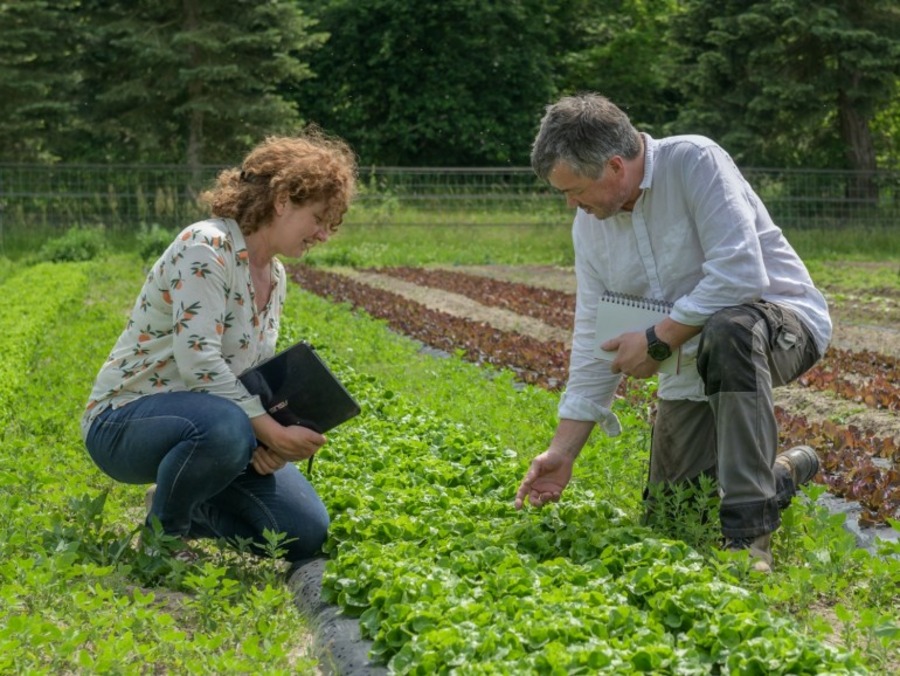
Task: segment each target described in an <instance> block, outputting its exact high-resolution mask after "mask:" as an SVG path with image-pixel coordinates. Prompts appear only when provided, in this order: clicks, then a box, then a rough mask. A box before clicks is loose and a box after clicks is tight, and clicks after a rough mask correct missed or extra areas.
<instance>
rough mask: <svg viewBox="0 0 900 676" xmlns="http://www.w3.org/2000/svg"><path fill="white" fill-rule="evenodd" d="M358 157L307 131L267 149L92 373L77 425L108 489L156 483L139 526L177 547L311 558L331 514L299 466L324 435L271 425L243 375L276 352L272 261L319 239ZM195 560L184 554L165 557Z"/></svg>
mask: <svg viewBox="0 0 900 676" xmlns="http://www.w3.org/2000/svg"><path fill="white" fill-rule="evenodd" d="M355 184H356V160H355V157H354V156H353V153H352V152H351V150H350V148H349V147H348V146H347V145H346V144H345V143H344V142H343V141H340V140H339V139H332V138H329V137H327V136H325V135H323V134H321V133H318V132H311V133H308V134H306V135H303V136H300V137H292V138H279V137H275V138H269V139H266V140H265V141H264V142H262V143H260V144H259V145H258V146H257V147H256V148H254V149H253V150H252V151H251V152H250V153H249V154H248V155H247V156H246V157H245V158H244V161H243V163H242V166H241V167H240V168H234V169H227V170H225V171H223V172H222V173H220V175H219V177H218V179H217V182H216V184H215V186H214V187H213V188H212V189H211V190H210V191H209V192H207V193H205V194H204V195H203V199H204V200H205V201H206V202H207V203H208V204H209V206H210V211H211V217H210V218H209V219H208V220H204V221H200V222H198V223H194V224H192V225H189V226H187V227H186V228H185V229H184V230H183V231H182V232H181V233H180V234H179V235H178V236H177V237H176V238H175V240H174V241H173V242H172V244H171V245H170V246H169V247H168V249H166V251H165V252H164V253H163V254H162V256H161V257H160V258H159V259H158V260H157V261H156V263H155V264H154V265H153V267H152V268H151V269H150V272H149V274H148V275H147V278H146V281H145V283H144V286H143V288H142V289H141V291H140V294H139V295H138V298H137V301H136V302H135V304H134V307H133V309H132V310H131V314H130V317H129V319H128V323H127V326H126V327H125V330H124V331H123V332H122V334H121V335H120V336H119V339H118V342H117V343H116V344H115V346H114V347H113V350H112V352H111V354H110V355H109V358H108V359H107V361H106V363H105V364H104V365H103V367H102V368H101V369H100V373H99V374H98V376H97V379H96V381H95V383H94V387H93V391H92V392H91V395H90V399H89V401H88V405H87V410H86V411H85V414H84V417H83V420H82V430H83V434H84V438H85V443H86V446H87V449H88V452H89V453H90V456H91V458H92V459H93V460H94V462H95V463H96V464H97V466H98V467H99V468H100V469H101V470H103V471H104V472H105V473H106V474H108V475H109V476H110V477H112V478H113V479H115V480H117V481H121V482H124V483H132V484H155V489H153V490H151V491H149V492H148V503H149V512H148V515H147V523H148V525H149V524H151V523H152V522H153V521H154V520H158V521H159V524H161V526H162V529H163V532H164V533H165V534H167V535H170V536H173V538H174V539H175V541H177V540H178V539H182V540H189V539H192V538H204V537H206V538H223V539H225V540H228V541H232V542H237V541H244V542H246V541H249V542H250V543H251V544H252V546H253V547H254V549H255V550H256V551H260V552H261V551H265V547H266V542H267V540H266V537H265V535H264V533H265V531H266V530H269V531H272V532H274V533H279V534H282V535H283V536H284V540H283V543H284V544H283V546H284V549H285V558H286V559H287V560H289V561H292V562H296V561H300V560H302V559H304V558H308V557H311V556H313V555H314V554H316V553H317V552H318V551H319V550H320V548H321V546H322V544H323V542H324V541H325V538H326V535H327V529H328V525H329V517H328V513H327V511H326V509H325V506H324V504H323V503H322V500H321V499H320V497H319V496H318V494H317V493H316V491H315V489H314V488H313V486H312V485H311V484H310V482H309V481H308V480H307V478H306V477H304V476H303V475H302V474H301V472H300V471H299V470H298V468H297V467H296V466H295V465H294V464H293V463H294V461H298V460H302V459H306V458H309V457H311V456H312V455H314V454H315V453H316V452H317V451H318V449H319V448H320V447H321V446H322V444H324V443H325V437H323V436H322V435H321V434H318V433H317V432H315V431H313V430H311V429H307V428H305V427H300V426H282V425H280V424H279V423H278V422H277V421H275V420H274V419H273V418H272V417H271V416H269V414H268V413H266V411H265V410H264V409H263V407H262V405H261V403H260V400H259V397H256V396H252V395H251V394H250V393H249V392H248V391H247V390H246V388H244V386H243V385H242V384H241V382H240V380H239V379H238V375H239V374H240V373H241V372H242V371H244V370H245V369H247V368H249V367H251V366H253V365H254V364H256V363H257V362H259V361H261V360H263V359H266V358H268V357H270V356H272V355H273V354H274V352H275V346H276V341H277V338H278V331H279V324H280V319H281V313H282V308H283V306H284V300H285V292H286V289H287V283H288V280H287V278H286V275H285V270H284V267H283V266H282V264H281V262H280V261H279V260H278V258H276V256H277V255H284V256H289V257H299V256H302V255H303V254H304V253H305V252H306V251H308V250H309V249H310V248H311V247H313V246H315V245H316V244H318V243H320V242H324V241H326V240H327V239H328V237H329V235H330V234H331V233H332V232H333V231H334V230H335V229H336V228H337V227H338V225H339V224H340V222H341V220H342V218H343V214H344V213H345V212H346V210H347V208H348V205H349V202H350V200H351V198H352V196H353V193H354V190H355ZM176 555H177V556H179V558H186V559H190V558H192V557H193V553H192V552H191V550H190V549H189V548H187V547H185V548H184V549H182V550H180V551H179V552H177V554H176Z"/></svg>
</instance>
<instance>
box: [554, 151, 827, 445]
mask: <svg viewBox="0 0 900 676" xmlns="http://www.w3.org/2000/svg"><path fill="white" fill-rule="evenodd" d="M643 139H644V145H645V151H644V152H645V156H644V177H643V180H642V182H641V185H640V188H641V194H640V197H638V199H637V202H636V203H635V205H634V209H633V211H631V212H627V211H620V212H619V213H617V214H615V215H614V216H612V217H610V218H606V219H597V218H595V217H594V216H592V215H590V214H588V213H586V212H585V211H583V210H581V209H578V210H577V212H576V214H575V222H574V224H573V227H572V239H573V243H574V246H575V274H576V279H577V284H578V287H577V294H576V308H575V333H574V336H573V341H572V356H571V361H570V364H569V379H568V384H567V386H566V391H565V393H564V394H563V396H562V398H561V400H560V404H559V416H560V418H567V419H572V420H593V421H596V422H598V423H600V425H601V427H603V429H604V430H605V431H606V432H607V433H608V434H611V435H614V434H618V433H619V431H620V429H621V428H620V426H619V422H618V420H617V419H616V417H615V415H614V414H613V413H612V412H611V411H610V405H611V404H612V400H613V396H614V394H615V390H616V387H617V385H618V383H619V380H620V378H621V376H620V375H619V374H614V373H612V372H611V371H610V362H608V361H601V360H598V359H596V358H595V357H594V355H593V351H594V347H595V339H594V333H595V323H596V320H597V301H598V298H599V297H600V296H601V294H602V293H603V292H604V291H607V290H608V291H615V292H619V293H627V294H632V295H636V296H644V297H647V298H655V299H662V300H667V301H670V302H673V303H674V308H673V309H672V312H671V315H670V316H671V318H672V319H673V320H675V321H676V322H679V323H682V324H687V325H690V326H703V324H704V323H705V322H706V320H707V318H709V317H710V316H711V315H712V314H714V313H715V312H717V311H718V310H721V309H723V308H726V307H730V306H733V305H739V304H741V303H747V302H753V301H757V300H760V299H763V300H767V301H770V302H773V303H777V304H779V305H783V306H786V307H789V308H791V309H793V310H794V311H795V312H796V313H797V314H798V315H799V317H800V318H801V320H802V321H803V323H804V324H805V325H806V326H807V328H808V329H809V330H810V331H811V333H812V335H813V337H814V339H815V342H816V346H817V347H818V348H819V352H820V354H824V352H825V349H826V348H827V347H828V343H829V342H830V340H831V319H830V317H829V315H828V306H827V303H826V302H825V298H824V297H823V296H822V294H821V293H820V292H819V291H818V290H817V289H816V288H815V286H813V282H812V279H811V278H810V276H809V272H808V271H807V269H806V266H805V265H804V264H803V261H801V260H800V257H799V256H798V255H797V253H796V252H795V251H794V249H793V248H792V247H791V245H790V244H789V243H788V241H787V239H785V237H784V234H783V233H782V232H781V229H780V228H779V227H778V226H776V225H775V223H773V221H772V218H771V217H770V216H769V212H768V211H767V210H766V207H765V206H764V205H763V203H762V201H761V200H760V198H759V196H757V194H756V193H755V192H754V191H753V189H752V188H751V187H750V185H749V184H748V183H747V181H746V180H745V179H744V177H743V176H742V175H741V173H740V171H739V170H738V168H737V167H736V166H735V164H734V162H733V160H732V159H731V157H730V156H729V155H728V154H727V153H726V152H725V151H724V150H723V149H722V148H721V147H719V146H718V145H717V144H716V143H714V142H713V141H711V140H710V139H707V138H704V137H702V136H674V137H669V138H664V139H661V140H655V139H652V138H650V137H649V136H647V135H646V134H644V135H643ZM698 342H699V336H696V337H694V338H693V339H691V340H690V341H688V342H687V343H685V344H684V345H683V346H682V364H683V366H682V368H681V371H680V372H679V373H678V374H677V375H669V374H660V375H659V391H658V394H659V396H660V397H661V398H663V399H691V400H695V401H703V400H705V399H706V397H705V395H704V394H703V382H702V381H701V379H700V376H699V374H698V372H697V368H696V362H695V357H696V352H697V344H698Z"/></svg>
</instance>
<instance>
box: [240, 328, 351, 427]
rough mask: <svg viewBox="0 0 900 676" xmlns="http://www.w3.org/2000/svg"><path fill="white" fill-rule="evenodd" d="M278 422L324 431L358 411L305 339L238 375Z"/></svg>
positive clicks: (345, 391) (349, 396)
mask: <svg viewBox="0 0 900 676" xmlns="http://www.w3.org/2000/svg"><path fill="white" fill-rule="evenodd" d="M238 377H239V379H240V381H241V382H242V383H243V384H244V387H246V388H247V390H248V391H249V392H250V394H256V395H258V396H259V398H260V400H261V401H262V405H263V407H264V408H265V409H266V411H267V412H268V413H269V415H271V416H272V417H273V418H275V420H277V421H278V422H280V423H281V424H282V425H302V426H303V427H308V428H310V429H312V430H315V431H316V432H318V433H319V434H324V433H325V432H327V431H328V430H330V429H333V428H334V427H337V426H338V425H340V424H341V423H343V422H346V421H347V420H349V419H350V418H353V417H354V416H356V415H359V412H360V408H359V404H357V403H356V401H355V400H354V399H353V397H352V396H351V395H350V393H349V392H348V391H347V389H346V388H345V387H344V386H343V385H342V384H341V382H340V381H339V380H338V379H337V377H335V375H334V374H333V373H332V372H331V369H329V368H328V366H327V365H326V364H325V362H324V361H322V359H321V358H320V357H319V355H318V354H317V353H316V350H315V348H314V347H313V346H312V345H310V344H309V343H307V342H302V341H301V342H299V343H297V344H296V345H292V346H291V347H289V348H287V349H286V350H282V351H281V352H279V353H278V354H276V355H275V356H274V357H270V358H269V359H266V360H264V361H262V362H260V363H259V364H257V365H256V366H253V367H251V368H249V369H247V370H246V371H244V372H243V373H242V374H241V375H240V376H238Z"/></svg>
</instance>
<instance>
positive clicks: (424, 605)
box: [288, 296, 866, 674]
mask: <svg viewBox="0 0 900 676" xmlns="http://www.w3.org/2000/svg"><path fill="white" fill-rule="evenodd" d="M293 316H294V317H296V318H297V319H298V323H297V324H294V325H291V324H290V323H289V329H290V330H289V331H288V334H289V336H290V337H297V336H298V335H299V334H302V335H304V336H307V337H311V338H312V339H313V341H314V342H318V345H319V347H320V351H322V352H323V353H324V354H325V355H326V357H330V358H331V359H332V361H333V362H334V363H335V364H336V365H337V367H338V368H339V370H340V371H341V373H342V374H343V376H344V378H345V379H346V381H347V384H348V387H349V388H350V389H351V391H353V392H354V393H355V394H356V395H357V396H359V397H360V398H361V401H362V404H363V409H364V413H363V415H362V416H360V418H358V419H356V420H355V421H353V422H352V423H350V424H348V425H346V426H345V427H343V428H341V429H340V430H339V431H337V432H335V433H334V434H333V435H332V439H331V440H330V442H329V444H328V445H326V446H325V447H324V448H323V450H322V452H321V453H320V455H321V456H322V457H321V461H320V462H319V463H318V464H317V466H316V470H315V471H316V473H317V474H316V476H315V477H314V480H315V482H316V485H317V486H318V487H319V490H320V492H321V493H322V495H323V496H324V497H325V499H326V502H328V504H329V507H330V509H331V512H332V517H333V521H332V527H331V537H330V539H329V542H328V544H327V548H328V554H329V555H330V557H331V560H330V561H329V562H328V564H327V566H326V572H325V576H324V580H323V587H324V589H323V596H324V598H325V599H326V600H327V601H330V602H332V603H335V604H337V605H339V606H340V607H341V609H342V610H343V611H344V612H345V613H346V614H349V615H353V616H359V620H360V626H361V630H362V634H363V636H365V637H367V638H369V639H371V641H372V656H373V659H375V660H376V661H380V662H384V663H387V664H388V665H389V667H390V668H391V670H392V671H394V672H396V673H413V674H431V673H442V672H447V671H453V670H455V669H458V670H459V671H460V672H461V673H486V674H487V673H560V674H573V673H590V674H593V673H616V674H621V673H640V672H649V673H677V674H691V673H696V674H706V673H741V674H753V673H759V674H777V673H792V674H801V673H809V674H813V673H826V672H827V673H864V672H865V671H866V667H865V666H864V665H863V664H862V663H861V662H860V660H859V659H858V658H857V657H856V656H854V655H852V654H848V653H844V652H840V651H838V650H836V649H835V648H833V647H831V646H830V645H828V644H827V643H825V642H824V641H822V640H820V639H819V638H817V637H815V636H811V635H810V634H808V633H806V632H804V631H801V630H800V629H798V626H797V623H796V622H795V620H794V619H792V618H790V617H787V616H785V615H781V614H779V613H777V612H774V611H772V610H771V607H770V600H769V599H767V598H766V597H765V596H764V595H763V594H760V593H759V592H758V591H749V590H748V589H747V588H746V586H744V585H742V584H741V583H740V580H739V577H738V576H745V575H746V574H747V571H746V567H745V566H744V567H742V566H740V565H738V562H735V561H732V560H730V559H725V560H723V561H722V562H717V561H715V560H712V561H711V560H709V559H707V558H704V557H701V556H700V555H699V554H698V553H697V552H696V551H695V550H693V549H691V548H690V547H689V546H687V545H686V544H684V542H681V541H675V540H669V539H665V538H663V537H660V536H659V535H658V534H657V533H655V532H654V531H652V530H650V529H647V528H644V527H642V526H640V525H638V523H637V519H636V518H635V515H634V512H635V510H633V509H631V510H627V511H626V510H623V509H621V508H620V505H619V502H618V500H616V497H617V496H620V495H624V494H626V493H631V494H632V495H634V494H635V493H636V492H638V491H635V480H636V479H637V481H638V482H639V477H640V474H639V473H636V472H635V471H634V469H633V468H634V467H635V465H634V464H633V463H632V462H631V461H633V460H634V456H640V455H642V450H643V448H645V444H646V437H645V427H643V426H641V425H639V424H629V425H626V432H625V433H624V434H623V436H622V437H619V438H616V439H615V440H614V441H612V440H611V441H609V442H603V441H601V442H600V443H599V447H597V448H594V449H592V451H593V452H592V456H593V457H592V458H591V459H588V460H586V462H585V465H584V468H583V469H584V470H585V471H586V472H587V473H590V474H593V481H579V482H576V483H575V485H573V486H572V487H570V489H569V490H568V491H567V494H566V499H565V500H564V502H562V503H560V504H558V505H554V506H552V507H550V508H545V509H542V510H533V509H526V510H523V511H516V510H515V509H514V507H513V497H514V493H515V490H516V488H517V485H518V482H519V480H520V478H521V475H522V472H523V471H524V469H525V467H526V465H525V464H524V462H526V461H525V460H524V459H523V457H521V454H520V452H519V450H520V449H512V448H508V447H505V446H504V445H503V443H501V441H500V439H499V437H498V436H495V435H492V434H491V430H490V429H489V428H487V427H485V426H484V425H483V424H482V422H480V421H473V419H472V418H471V417H470V416H469V415H468V411H469V410H470V408H471V407H477V408H482V409H483V408H489V407H490V406H491V403H490V402H491V398H492V397H494V395H497V396H496V397H495V399H496V402H497V403H496V405H495V410H494V412H493V418H494V419H495V420H498V419H509V418H513V419H515V420H516V424H518V425H523V426H527V425H528V424H529V417H528V416H529V412H530V410H531V408H532V407H534V408H535V410H537V411H544V410H545V407H546V405H547V403H548V402H551V401H552V400H553V395H551V394H549V393H543V394H542V395H535V394H534V391H533V390H531V389H530V388H527V389H526V390H519V389H517V388H515V387H514V384H513V383H512V382H511V381H509V380H504V379H502V378H501V379H497V378H495V379H490V378H486V377H484V376H483V375H479V371H478V370H477V368H476V367H474V366H471V365H467V366H466V367H460V366H459V365H458V364H457V363H454V362H455V361H456V360H454V359H447V360H445V361H447V362H450V364H448V365H447V367H446V371H441V366H439V365H438V366H435V365H434V358H433V357H431V356H421V355H415V354H414V353H412V350H413V349H414V348H411V347H410V345H411V344H410V343H409V341H405V344H402V345H401V343H404V341H402V340H400V339H396V338H393V337H391V334H389V332H385V331H384V329H383V326H382V325H381V324H380V323H378V322H374V323H372V322H368V323H367V322H365V321H364V320H363V319H360V318H358V317H351V316H350V315H348V314H347V312H346V310H345V309H342V308H335V307H334V306H333V305H330V304H328V303H327V302H326V301H323V300H321V299H318V298H309V297H305V296H304V297H301V299H300V300H299V301H297V302H295V303H294V307H293ZM342 323H344V324H345V325H343V326H342ZM301 326H302V330H301V328H300V327H301ZM350 336H353V337H352V338H350ZM364 350H365V351H368V352H369V353H370V354H369V355H368V356H366V355H361V354H358V352H361V351H364ZM396 351H399V352H400V353H401V354H403V356H404V358H405V359H407V360H408V361H407V362H406V363H397V361H396V358H391V357H387V356H384V355H391V354H394V353H395V352H396ZM372 353H380V354H381V355H383V357H382V358H383V359H386V360H390V363H387V364H383V363H378V358H377V357H375V358H373V357H372V356H371V355H372ZM342 355H344V356H346V357H348V358H349V361H352V362H354V363H355V364H357V365H358V364H362V363H368V364H369V368H368V369H367V370H366V371H365V372H361V371H359V370H356V369H354V368H351V365H349V364H347V363H345V360H344V357H343V356H342ZM373 359H374V361H373ZM421 363H424V364H425V366H424V368H425V369H435V371H436V372H435V373H434V382H435V383H436V384H438V386H439V387H445V383H446V382H447V380H450V379H453V378H459V379H465V382H466V383H467V384H468V387H469V388H470V390H469V393H468V394H469V396H468V397H467V401H464V402H462V403H459V402H453V403H451V402H450V401H449V400H447V399H444V405H443V406H440V401H441V400H440V399H438V400H436V401H430V400H427V399H423V398H419V397H416V398H410V397H407V396H401V395H395V394H394V391H393V390H392V389H391V384H392V383H393V384H399V383H401V379H402V378H403V377H409V374H411V373H413V372H414V371H415V370H416V368H418V366H417V364H421ZM373 364H374V367H373ZM372 368H375V370H376V371H377V372H378V375H377V376H375V375H373V372H372V371H371V370H370V369H372ZM463 369H465V373H463ZM398 371H400V372H402V374H403V375H398ZM391 374H392V375H391ZM398 389H399V385H398ZM484 392H487V393H488V394H487V397H485V395H484ZM516 392H519V394H518V395H517V394H515V393H516ZM511 393H512V394H511ZM529 393H530V394H529ZM442 394H443V395H444V396H447V395H448V392H446V391H445V392H443V393H442ZM517 396H519V397H521V399H520V400H518V401H517V399H516V397H517ZM528 397H536V398H538V399H539V401H535V400H534V399H529V398H528ZM435 404H438V406H435ZM460 409H461V412H460ZM537 415H538V416H540V415H542V413H540V412H539V413H537ZM623 415H627V412H624V411H623ZM628 422H629V423H634V421H633V420H629V421H628ZM541 431H542V432H546V430H544V429H542V430H541ZM624 455H630V458H629V460H628V461H625V460H624V459H623V456H624ZM610 467H621V468H622V470H623V475H617V474H616V473H615V472H613V473H612V474H609V473H608V470H609V468H610ZM604 473H606V478H605V479H602V478H601V477H603V476H604ZM585 476H586V475H585ZM638 485H639V484H638ZM625 502H626V503H627V501H625ZM632 506H633V505H632ZM740 563H743V562H740Z"/></svg>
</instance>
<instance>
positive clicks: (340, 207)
mask: <svg viewBox="0 0 900 676" xmlns="http://www.w3.org/2000/svg"><path fill="white" fill-rule="evenodd" d="M356 176H357V165H356V156H355V154H354V153H353V150H351V148H350V146H349V145H348V144H347V143H346V142H345V141H343V140H342V139H339V138H337V137H332V136H328V135H326V134H325V133H323V132H322V131H321V130H319V129H317V128H310V129H308V130H307V131H306V132H304V133H303V134H302V135H301V136H291V137H287V136H270V137H269V138H267V139H266V140H265V141H263V142H262V143H260V144H259V145H257V146H256V147H255V148H254V149H253V150H251V151H250V153H249V154H248V155H247V156H246V157H245V158H244V161H243V163H242V164H241V167H240V168H231V169H225V170H223V171H221V172H220V173H219V175H218V177H217V178H216V184H215V186H213V188H212V189H210V190H208V191H206V192H204V193H202V194H201V195H200V199H201V201H203V202H205V203H206V204H208V205H209V208H210V212H211V213H212V215H213V216H218V217H223V218H233V219H234V220H235V221H237V223H238V225H239V226H240V228H241V232H242V233H244V234H245V235H249V234H251V233H254V232H256V231H257V230H259V229H260V228H261V227H263V226H265V225H266V224H268V223H269V222H270V221H271V220H272V218H273V216H274V214H275V203H276V202H277V201H278V200H279V199H284V198H285V197H288V198H290V200H291V201H292V202H294V203H295V204H306V203H308V202H317V201H320V200H324V201H325V203H326V205H327V207H326V210H325V222H326V223H327V224H328V228H329V230H331V231H332V232H334V231H335V230H336V229H337V227H338V226H339V225H340V224H341V221H342V220H343V218H344V214H345V213H346V212H347V209H348V208H349V206H350V202H351V201H352V199H353V197H354V195H355V194H356Z"/></svg>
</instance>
